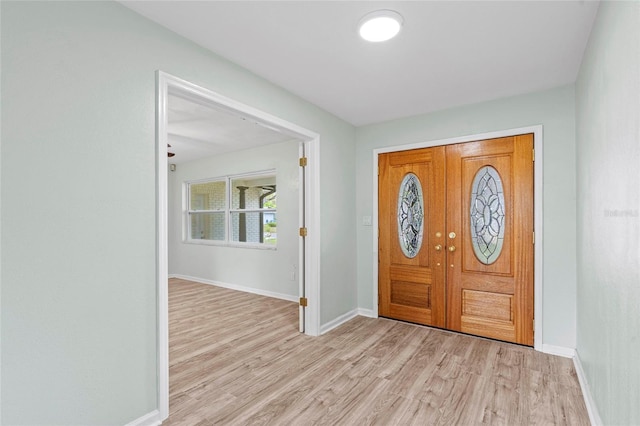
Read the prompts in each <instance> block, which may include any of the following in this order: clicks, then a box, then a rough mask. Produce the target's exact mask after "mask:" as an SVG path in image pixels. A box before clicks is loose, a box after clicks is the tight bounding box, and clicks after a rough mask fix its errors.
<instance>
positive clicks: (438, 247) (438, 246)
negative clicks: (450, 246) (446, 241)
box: [434, 244, 442, 251]
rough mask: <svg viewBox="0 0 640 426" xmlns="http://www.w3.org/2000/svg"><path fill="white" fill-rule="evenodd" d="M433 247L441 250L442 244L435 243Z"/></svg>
mask: <svg viewBox="0 0 640 426" xmlns="http://www.w3.org/2000/svg"><path fill="white" fill-rule="evenodd" d="M434 248H435V249H436V251H440V250H442V246H441V245H440V244H436V246H435V247H434Z"/></svg>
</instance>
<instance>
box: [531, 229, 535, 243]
mask: <svg viewBox="0 0 640 426" xmlns="http://www.w3.org/2000/svg"><path fill="white" fill-rule="evenodd" d="M531 235H532V238H531V240H532V241H531V244H535V243H536V232H535V231H533V232H532V233H531Z"/></svg>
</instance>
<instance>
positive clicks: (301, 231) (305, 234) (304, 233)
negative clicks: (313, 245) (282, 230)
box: [300, 228, 307, 237]
mask: <svg viewBox="0 0 640 426" xmlns="http://www.w3.org/2000/svg"><path fill="white" fill-rule="evenodd" d="M300 236H301V237H306V236H307V228H300Z"/></svg>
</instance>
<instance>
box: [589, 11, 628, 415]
mask: <svg viewBox="0 0 640 426" xmlns="http://www.w3.org/2000/svg"><path fill="white" fill-rule="evenodd" d="M576 110H577V117H576V129H577V170H578V174H577V176H578V178H577V188H578V201H577V206H578V209H577V210H578V220H577V222H578V223H577V226H578V243H577V247H578V251H577V254H578V304H577V308H578V341H577V352H578V355H579V357H580V360H581V363H582V365H583V368H584V370H585V375H586V377H587V381H588V383H589V386H590V389H591V394H592V395H593V398H594V400H595V402H596V405H597V409H598V411H599V413H600V416H601V418H602V421H603V423H604V424H611V425H632V424H633V425H637V424H640V404H638V395H640V363H639V362H638V356H639V355H638V354H640V338H639V337H638V336H639V330H640V3H638V2H602V3H601V4H600V8H599V10H598V15H597V17H596V21H595V24H594V28H593V30H592V33H591V37H590V39H589V44H588V45H587V50H586V53H585V56H584V59H583V62H582V66H581V69H580V74H579V77H578V81H577V83H576Z"/></svg>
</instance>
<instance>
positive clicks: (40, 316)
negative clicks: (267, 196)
mask: <svg viewBox="0 0 640 426" xmlns="http://www.w3.org/2000/svg"><path fill="white" fill-rule="evenodd" d="M0 7H1V8H2V14H1V18H2V22H1V36H2V46H1V47H2V49H1V50H2V52H1V54H2V94H1V95H2V99H1V100H2V156H1V164H0V170H1V177H2V179H1V184H2V187H1V189H0V194H1V208H2V210H1V212H0V214H1V217H2V234H1V238H2V240H1V242H0V243H1V248H2V252H1V255H2V258H1V264H2V269H1V276H0V280H1V283H2V299H1V303H2V306H1V314H0V315H1V324H2V348H1V352H2V353H1V360H2V366H1V368H2V376H1V379H2V384H1V386H2V401H1V407H2V422H3V423H4V424H16V425H17V424H49V425H53V424H59V425H72V424H91V425H101V424H110V425H113V424H126V423H127V422H130V421H132V420H134V419H136V418H139V417H140V416H142V415H144V414H146V413H149V412H151V411H152V410H154V409H155V408H156V407H157V401H156V396H157V380H156V359H157V351H156V338H157V336H156V329H157V315H158V313H157V312H156V307H157V301H156V297H157V295H156V289H157V283H156V272H155V271H156V232H155V227H156V225H155V220H156V197H155V193H156V185H155V98H156V94H155V73H156V70H159V69H160V70H163V71H165V72H167V73H169V74H172V75H175V76H177V77H180V78H183V79H185V80H188V81H191V82H193V83H195V84H198V85H201V86H203V87H206V88H208V89H211V90H213V91H216V92H218V93H220V94H222V95H224V96H227V97H230V98H233V99H235V100H237V101H239V102H242V103H244V104H247V105H250V106H252V107H255V108H258V109H261V110H263V111H266V112H269V113H270V114H272V115H274V116H277V117H280V118H282V119H284V120H286V121H289V122H292V123H296V124H298V125H300V126H301V127H304V128H307V129H310V130H312V131H315V132H316V133H318V134H319V135H320V168H321V170H320V186H321V194H320V198H321V201H323V204H322V207H321V212H320V226H321V229H322V236H321V253H320V256H321V259H320V261H321V271H320V274H321V283H320V285H321V305H320V309H321V318H322V320H323V321H324V322H327V321H329V320H331V319H333V318H335V317H337V316H338V315H340V314H342V313H345V312H348V311H350V310H352V309H354V308H355V306H356V297H355V295H356V289H355V285H354V283H355V218H354V217H353V214H350V212H352V211H353V210H354V208H355V202H354V199H355V190H354V187H353V185H352V184H351V182H353V181H354V180H355V178H354V172H353V167H352V165H353V163H354V161H355V160H354V156H355V148H354V137H355V131H354V128H353V127H352V126H351V125H349V124H347V123H345V122H343V121H341V120H339V119H337V118H335V117H334V116H332V115H330V114H328V113H326V112H324V111H323V110H321V109H319V108H317V107H315V106H313V105H311V104H309V103H307V102H305V101H303V100H301V99H300V98H298V97H296V96H294V95H292V94H290V93H288V92H286V91H284V90H282V89H280V88H278V87H276V86H274V85H272V84H270V83H268V82H267V81H265V80H264V79H262V78H259V77H257V76H255V75H254V74H252V73H250V72H248V71H246V70H244V69H242V68H240V67H238V66H237V65H234V64H232V63H230V62H229V61H227V60H225V59H223V58H220V57H218V56H216V55H214V54H212V53H211V52H208V51H206V50H204V49H202V48H201V47H199V46H196V45H195V44H193V43H191V42H189V41H187V40H185V39H183V38H181V37H178V36H177V35H176V34H174V33H172V32H170V31H168V30H166V29H164V28H162V27H160V26H158V25H157V24H155V23H152V22H151V21H149V20H147V19H145V18H143V17H141V16H139V15H137V14H135V13H133V12H132V11H130V10H129V9H127V8H125V7H123V6H122V5H120V4H118V3H115V2H4V1H3V2H0ZM336 205H338V206H341V209H335V208H334V207H333V206H336Z"/></svg>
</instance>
